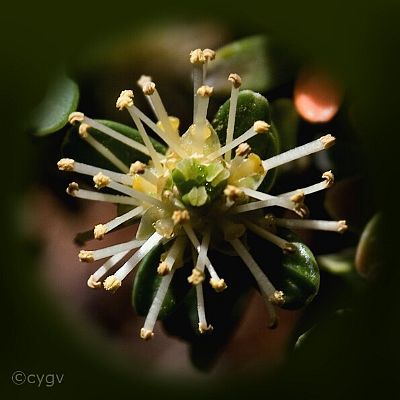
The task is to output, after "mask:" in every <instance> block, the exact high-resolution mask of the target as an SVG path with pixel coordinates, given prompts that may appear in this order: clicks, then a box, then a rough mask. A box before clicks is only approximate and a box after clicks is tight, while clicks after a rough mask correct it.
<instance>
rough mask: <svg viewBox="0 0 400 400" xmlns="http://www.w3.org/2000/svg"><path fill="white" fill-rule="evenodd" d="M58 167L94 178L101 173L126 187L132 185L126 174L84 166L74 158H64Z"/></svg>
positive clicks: (61, 169)
mask: <svg viewBox="0 0 400 400" xmlns="http://www.w3.org/2000/svg"><path fill="white" fill-rule="evenodd" d="M143 165H144V164H143ZM57 167H58V169H59V170H60V171H74V172H78V173H80V174H84V175H91V176H94V175H96V174H98V173H99V172H102V173H103V174H106V175H107V176H109V177H110V178H111V179H112V180H114V181H117V182H120V183H124V184H125V185H131V184H132V178H131V177H129V176H127V175H126V174H120V173H118V172H114V171H110V170H108V169H103V168H102V169H100V168H99V167H94V166H92V165H88V164H83V163H80V162H77V161H75V160H73V159H72V158H62V159H61V160H60V161H58V163H57Z"/></svg>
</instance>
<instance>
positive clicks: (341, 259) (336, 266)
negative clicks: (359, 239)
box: [317, 248, 355, 275]
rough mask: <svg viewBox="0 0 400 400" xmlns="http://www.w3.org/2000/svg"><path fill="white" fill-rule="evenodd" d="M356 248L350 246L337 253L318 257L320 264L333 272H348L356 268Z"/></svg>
mask: <svg viewBox="0 0 400 400" xmlns="http://www.w3.org/2000/svg"><path fill="white" fill-rule="evenodd" d="M354 256H355V249H354V248H348V249H344V250H342V251H340V252H337V253H332V254H324V255H320V256H318V257H317V260H318V265H319V266H320V268H324V269H325V270H326V271H329V272H331V273H332V274H339V275H340V274H347V273H349V272H351V271H352V270H354Z"/></svg>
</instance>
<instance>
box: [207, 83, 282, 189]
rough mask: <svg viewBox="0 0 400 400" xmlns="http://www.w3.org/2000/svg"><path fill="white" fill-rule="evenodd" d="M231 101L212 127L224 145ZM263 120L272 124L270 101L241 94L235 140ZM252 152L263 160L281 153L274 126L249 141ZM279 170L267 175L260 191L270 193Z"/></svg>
mask: <svg viewBox="0 0 400 400" xmlns="http://www.w3.org/2000/svg"><path fill="white" fill-rule="evenodd" d="M229 105H230V100H227V101H226V102H225V103H224V104H223V105H222V106H221V107H220V108H219V110H218V112H217V114H216V115H215V118H214V120H213V122H212V125H213V127H214V129H215V131H216V133H217V135H218V137H219V140H220V142H221V144H222V145H224V144H225V141H226V129H227V127H228V115H229ZM258 120H262V121H265V122H267V123H269V124H271V115H270V109H269V104H268V100H267V99H266V98H265V97H264V96H262V95H261V94H259V93H255V92H253V91H251V90H242V91H241V92H240V93H239V97H238V103H237V111H236V120H235V130H234V134H233V136H234V138H236V137H238V136H240V135H241V134H243V133H244V132H246V131H247V130H248V129H249V128H251V127H252V126H253V124H254V122H255V121H258ZM248 144H249V145H250V146H251V148H252V151H253V152H254V153H256V154H258V155H259V156H260V157H261V158H262V159H266V158H269V157H272V156H274V155H276V154H278V153H279V151H280V141H279V137H278V133H277V131H276V128H275V126H274V125H272V126H271V128H270V130H269V132H268V133H266V134H258V135H256V136H254V137H253V138H251V139H250V140H249V141H248ZM276 171H277V169H276V168H275V169H273V170H272V171H270V172H268V173H267V176H266V177H265V179H264V181H263V183H262V184H261V186H260V188H259V190H264V191H268V190H269V189H270V188H271V187H272V185H273V182H274V180H275V176H276Z"/></svg>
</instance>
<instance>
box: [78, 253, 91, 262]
mask: <svg viewBox="0 0 400 400" xmlns="http://www.w3.org/2000/svg"><path fill="white" fill-rule="evenodd" d="M78 257H79V261H82V262H89V263H90V262H93V261H94V258H93V251H91V250H81V251H80V252H79V255H78Z"/></svg>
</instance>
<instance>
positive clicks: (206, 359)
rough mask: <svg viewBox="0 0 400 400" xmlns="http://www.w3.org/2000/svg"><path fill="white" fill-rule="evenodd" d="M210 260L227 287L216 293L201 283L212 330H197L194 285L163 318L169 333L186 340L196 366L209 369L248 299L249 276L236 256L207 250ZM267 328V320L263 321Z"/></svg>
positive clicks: (229, 336) (207, 285)
mask: <svg viewBox="0 0 400 400" xmlns="http://www.w3.org/2000/svg"><path fill="white" fill-rule="evenodd" d="M208 255H209V257H210V260H211V262H212V263H213V265H214V266H215V267H216V269H217V270H218V273H219V275H220V276H221V277H222V278H224V279H225V282H226V283H227V285H228V287H227V289H225V290H224V291H223V292H221V293H216V292H215V291H214V290H213V289H212V288H211V286H210V285H209V284H207V283H206V282H205V283H204V284H203V293H204V303H205V311H206V318H207V322H208V323H209V324H211V325H212V326H213V328H214V329H213V331H211V332H206V333H204V334H200V333H199V331H198V322H199V321H198V315H197V300H196V289H195V288H192V289H191V290H190V291H189V292H188V294H187V296H186V297H185V301H184V302H183V303H181V305H180V306H179V307H177V308H176V309H175V311H174V312H173V313H172V314H171V315H170V316H168V318H166V319H165V320H164V321H163V326H164V328H165V329H166V331H167V332H168V333H169V334H170V335H174V336H177V337H179V338H181V339H183V340H185V341H187V342H189V344H190V357H191V360H192V362H193V364H194V365H195V366H196V367H197V368H198V369H200V370H209V369H211V368H212V367H213V365H214V364H215V362H216V361H217V359H218V357H219V355H220V354H221V353H222V351H223V349H224V346H225V345H226V344H227V342H228V340H229V339H230V338H231V337H232V335H233V333H234V331H235V329H236V327H237V325H238V323H239V321H240V318H241V316H242V314H243V311H244V309H245V306H246V304H247V302H248V299H249V293H250V292H249V291H250V288H251V276H250V275H249V274H248V271H247V269H246V267H245V266H244V265H243V263H242V261H241V259H240V258H239V257H232V256H226V255H224V254H221V253H218V252H216V251H210V253H209V254H208ZM265 329H267V321H266V323H265Z"/></svg>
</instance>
